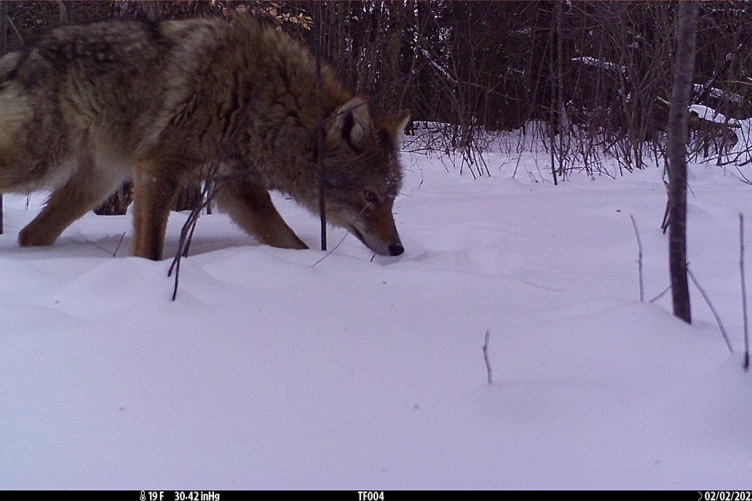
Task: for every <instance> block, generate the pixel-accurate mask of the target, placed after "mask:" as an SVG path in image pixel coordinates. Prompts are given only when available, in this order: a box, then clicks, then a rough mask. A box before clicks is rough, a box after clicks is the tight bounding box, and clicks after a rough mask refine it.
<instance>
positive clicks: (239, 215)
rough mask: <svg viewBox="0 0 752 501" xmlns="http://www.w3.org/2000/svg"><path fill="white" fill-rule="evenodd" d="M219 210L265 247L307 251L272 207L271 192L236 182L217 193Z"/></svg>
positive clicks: (304, 245)
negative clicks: (266, 245) (265, 245)
mask: <svg viewBox="0 0 752 501" xmlns="http://www.w3.org/2000/svg"><path fill="white" fill-rule="evenodd" d="M216 197H217V203H218V204H219V208H220V209H222V210H223V211H224V212H226V213H227V214H229V215H230V217H231V218H232V219H233V220H234V221H235V223H237V225H238V226H240V227H241V228H242V229H243V230H245V231H246V232H247V233H250V234H251V235H254V236H255V237H256V238H257V239H258V240H259V241H260V242H261V243H265V244H268V245H272V246H274V247H282V248H284V249H307V248H308V246H307V245H306V244H305V243H303V241H302V240H301V239H300V238H298V236H297V235H296V234H295V232H294V231H292V229H290V227H289V226H288V225H287V223H286V222H285V220H284V219H282V216H280V215H279V212H277V209H276V208H275V207H274V204H273V203H272V200H271V197H269V192H268V191H267V190H266V189H265V188H263V187H261V186H259V185H256V184H253V183H250V182H247V181H234V182H232V183H230V184H228V185H226V186H223V187H222V188H221V189H220V190H219V191H218V192H217V195H216Z"/></svg>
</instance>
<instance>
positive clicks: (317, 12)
mask: <svg viewBox="0 0 752 501" xmlns="http://www.w3.org/2000/svg"><path fill="white" fill-rule="evenodd" d="M313 17H314V19H313V29H314V30H316V37H315V38H316V47H315V48H314V54H315V57H316V161H317V162H318V172H319V218H320V219H321V250H322V251H325V250H326V201H325V199H324V193H325V183H324V179H325V176H326V171H325V168H324V109H323V102H322V101H323V100H322V94H321V92H322V89H321V87H322V85H321V46H322V40H323V36H322V35H321V3H320V2H316V4H315V5H314V7H313Z"/></svg>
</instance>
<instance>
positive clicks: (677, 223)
mask: <svg viewBox="0 0 752 501" xmlns="http://www.w3.org/2000/svg"><path fill="white" fill-rule="evenodd" d="M697 11H698V5H697V2H679V11H678V19H677V28H676V41H677V47H676V58H675V62H674V84H673V89H672V91H671V106H670V109H669V115H668V148H667V150H668V164H669V183H670V189H669V224H670V225H671V227H670V229H669V268H670V272H671V293H672V296H673V305H674V315H675V316H677V317H679V318H681V319H682V320H684V321H685V322H687V323H691V322H692V314H691V309H690V303H689V284H688V281H687V159H686V156H687V134H688V133H687V120H688V114H689V112H688V109H687V108H688V106H689V100H690V97H691V93H692V75H693V73H694V67H695V39H696V28H697Z"/></svg>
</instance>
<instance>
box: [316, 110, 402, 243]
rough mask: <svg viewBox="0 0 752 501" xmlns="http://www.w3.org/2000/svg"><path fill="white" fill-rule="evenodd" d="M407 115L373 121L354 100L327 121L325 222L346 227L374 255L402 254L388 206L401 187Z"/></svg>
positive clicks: (390, 205)
mask: <svg viewBox="0 0 752 501" xmlns="http://www.w3.org/2000/svg"><path fill="white" fill-rule="evenodd" d="M409 119H410V114H409V112H407V111H405V112H402V113H399V114H395V115H388V116H386V117H383V118H382V119H380V120H376V121H373V120H371V116H370V114H369V112H368V106H367V105H366V102H365V101H364V100H363V99H361V98H359V97H356V98H353V99H351V100H350V101H348V102H347V103H345V104H344V105H342V106H340V107H339V108H338V109H337V110H336V111H335V112H334V113H333V114H332V115H331V116H330V117H329V118H328V119H327V121H326V123H325V126H324V127H325V146H324V149H325V153H324V162H325V169H326V175H325V183H326V188H325V190H326V191H325V193H326V195H325V200H326V215H327V220H328V221H329V222H331V223H332V224H334V225H337V226H341V227H343V228H346V229H347V230H348V231H349V232H350V233H352V234H353V235H355V236H356V237H358V239H359V240H360V241H361V242H363V243H364V244H365V245H366V246H367V247H368V248H369V249H371V250H372V251H373V252H375V253H377V254H382V255H388V256H399V255H400V254H402V253H403V252H404V250H405V249H404V248H403V247H402V242H400V238H399V234H398V233H397V228H396V226H395V225H394V217H393V215H392V205H393V204H394V199H395V198H396V197H397V195H398V193H399V190H400V188H401V186H402V171H401V167H400V164H399V159H398V149H399V146H400V143H401V141H402V133H403V130H404V128H405V125H407V122H408V120H409Z"/></svg>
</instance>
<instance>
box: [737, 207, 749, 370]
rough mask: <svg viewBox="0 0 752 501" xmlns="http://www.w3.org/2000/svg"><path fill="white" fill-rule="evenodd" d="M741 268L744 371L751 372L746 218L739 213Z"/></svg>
mask: <svg viewBox="0 0 752 501" xmlns="http://www.w3.org/2000/svg"><path fill="white" fill-rule="evenodd" d="M739 268H740V269H741V275H742V308H743V311H744V370H745V371H747V370H749V327H748V326H749V324H748V322H747V319H748V316H747V285H746V280H745V276H744V216H743V215H742V213H741V212H740V213H739Z"/></svg>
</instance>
